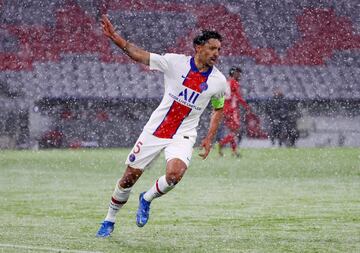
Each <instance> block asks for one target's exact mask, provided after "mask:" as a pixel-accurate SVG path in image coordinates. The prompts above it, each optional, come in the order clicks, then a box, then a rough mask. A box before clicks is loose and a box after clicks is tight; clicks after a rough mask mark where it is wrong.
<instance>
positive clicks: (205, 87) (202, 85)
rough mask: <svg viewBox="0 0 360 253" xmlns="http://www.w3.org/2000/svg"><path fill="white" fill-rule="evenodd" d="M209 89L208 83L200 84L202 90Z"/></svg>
mask: <svg viewBox="0 0 360 253" xmlns="http://www.w3.org/2000/svg"><path fill="white" fill-rule="evenodd" d="M207 89H208V85H207V83H205V82H203V83H201V84H200V90H201V92H203V91H204V90H207Z"/></svg>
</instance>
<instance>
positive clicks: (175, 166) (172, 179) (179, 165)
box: [136, 158, 187, 227]
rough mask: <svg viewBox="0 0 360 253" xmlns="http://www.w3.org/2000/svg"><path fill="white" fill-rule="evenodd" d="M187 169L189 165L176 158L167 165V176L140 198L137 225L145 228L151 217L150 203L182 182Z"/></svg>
mask: <svg viewBox="0 0 360 253" xmlns="http://www.w3.org/2000/svg"><path fill="white" fill-rule="evenodd" d="M186 169H187V165H186V164H185V163H184V162H183V161H182V160H180V159H177V158H174V159H171V160H170V161H168V162H167V164H166V174H165V175H163V176H161V177H160V178H158V179H157V180H156V182H155V183H154V185H153V186H152V187H151V188H150V189H149V190H148V191H146V192H143V193H141V194H140V196H139V209H138V212H137V215H136V224H137V225H138V226H139V227H143V226H144V225H145V224H146V223H147V221H148V219H149V215H150V213H149V212H150V203H151V201H153V200H154V199H155V198H159V197H161V196H163V195H164V194H166V193H168V192H169V191H170V190H172V189H173V188H174V187H175V185H176V184H177V183H178V182H180V180H181V178H182V177H183V176H184V174H185V172H186Z"/></svg>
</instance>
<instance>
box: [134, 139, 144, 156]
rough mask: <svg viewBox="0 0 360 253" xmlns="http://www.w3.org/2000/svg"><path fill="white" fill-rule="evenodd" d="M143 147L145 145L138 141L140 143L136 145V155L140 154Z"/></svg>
mask: <svg viewBox="0 0 360 253" xmlns="http://www.w3.org/2000/svg"><path fill="white" fill-rule="evenodd" d="M141 145H143V143H142V142H141V141H138V143H136V145H135V148H134V154H138V153H139V152H140V149H141Z"/></svg>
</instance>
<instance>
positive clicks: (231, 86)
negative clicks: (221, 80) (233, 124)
mask: <svg viewBox="0 0 360 253" xmlns="http://www.w3.org/2000/svg"><path fill="white" fill-rule="evenodd" d="M227 83H228V90H227V92H226V96H225V104H224V113H225V114H227V113H233V112H234V111H236V110H239V106H240V105H242V106H243V107H244V108H245V109H246V110H249V109H250V107H249V105H248V104H247V103H246V101H245V100H244V99H243V98H242V96H241V92H240V84H239V82H238V81H236V80H235V79H233V78H230V79H229V80H228V81H227Z"/></svg>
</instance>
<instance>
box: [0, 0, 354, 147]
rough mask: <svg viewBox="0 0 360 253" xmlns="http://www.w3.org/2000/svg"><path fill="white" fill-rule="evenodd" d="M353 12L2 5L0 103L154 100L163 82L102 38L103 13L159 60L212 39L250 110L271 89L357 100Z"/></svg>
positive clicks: (224, 5) (264, 4)
mask: <svg viewBox="0 0 360 253" xmlns="http://www.w3.org/2000/svg"><path fill="white" fill-rule="evenodd" d="M359 8H360V7H359V5H358V4H357V1H354V0H348V1H347V0H342V1H338V0H330V1H313V0H304V1H281V0H272V1H261V0H253V1H250V0H241V1H223V0H212V1H204V0H202V1H200V0H199V1H187V0H182V1H151V0H143V1H125V0H120V1H115V0H108V1H106V0H92V1H85V0H76V1H75V0H49V1H42V0H31V1H30V0H26V1H20V0H3V1H1V4H0V16H1V19H0V81H1V84H2V85H1V91H2V93H1V94H2V95H1V97H0V100H1V103H2V106H3V108H8V107H12V108H13V110H16V107H17V106H16V105H14V104H12V103H10V102H9V101H10V99H9V96H10V97H11V96H13V97H14V94H15V95H16V97H17V99H18V100H19V101H20V102H19V103H21V104H22V105H21V108H26V107H27V108H32V107H33V106H34V104H36V102H37V101H42V100H43V99H44V98H62V99H64V98H65V99H66V98H68V99H70V98H77V99H86V98H96V99H130V98H136V99H140V100H141V99H155V100H156V99H159V98H161V96H162V92H163V89H162V87H161V78H162V77H161V74H159V73H156V72H152V71H149V70H148V69H147V68H144V67H143V66H140V65H138V64H135V63H134V62H132V61H131V60H129V59H128V58H127V57H126V56H124V54H123V53H122V52H121V51H120V50H118V49H117V48H116V47H115V46H114V45H112V44H111V43H110V42H109V41H108V40H107V39H106V38H104V36H103V35H102V33H101V30H100V27H99V22H98V19H99V17H100V15H101V14H102V13H109V15H110V17H111V19H112V20H113V21H114V22H115V24H116V25H117V27H118V29H119V30H120V31H121V33H122V34H123V35H124V36H125V37H126V38H128V39H129V40H130V41H133V42H135V43H136V44H138V45H139V46H142V47H143V48H145V49H147V50H149V51H152V52H157V53H164V52H169V51H170V52H185V53H189V54H190V53H191V52H192V38H193V36H194V35H195V34H196V33H197V32H198V31H200V30H201V29H204V28H211V29H217V30H219V31H220V32H221V33H222V34H223V36H224V38H225V39H224V43H223V52H222V54H223V56H222V60H221V63H220V64H219V68H220V69H221V70H223V71H224V73H226V72H227V70H228V69H229V67H230V66H231V65H233V64H240V65H241V66H242V67H243V69H244V74H243V78H242V82H241V84H242V88H243V90H244V96H245V98H246V99H248V100H250V101H261V100H266V99H267V98H269V97H270V96H271V93H272V90H273V88H274V87H281V89H282V90H283V91H284V93H285V95H286V97H287V98H288V99H292V100H294V101H299V100H301V101H315V100H321V101H325V100H349V101H350V100H351V101H359V100H360V84H359V81H358V80H359V79H360V51H359V49H360V35H359V33H360V22H359V18H358V13H359V12H360V9H359ZM9 94H10V95H9ZM11 94H12V95H11ZM5 104H6V105H8V106H6V105H5ZM110 118H111V117H110ZM144 120H145V119H144ZM106 125H108V126H107V127H108V128H111V126H110V125H112V124H106ZM140 125H141V124H140ZM90 132H91V131H90ZM110 132H111V131H110ZM117 134H120V133H117ZM104 136H105V137H104V138H107V139H108V140H110V139H111V138H113V137H111V138H110V137H106V135H104ZM113 136H115V135H113ZM112 143H114V142H112Z"/></svg>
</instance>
